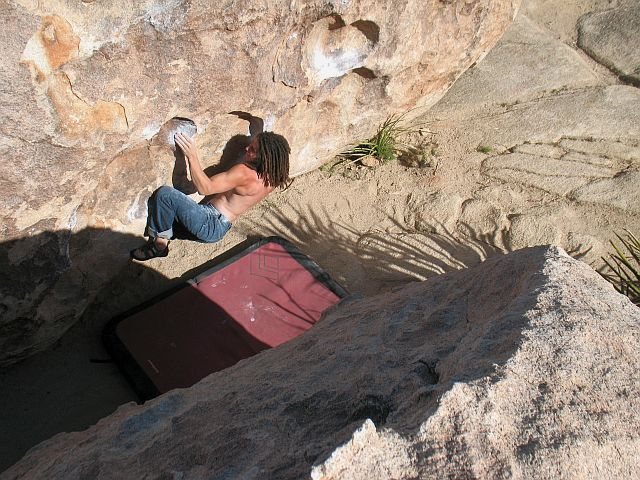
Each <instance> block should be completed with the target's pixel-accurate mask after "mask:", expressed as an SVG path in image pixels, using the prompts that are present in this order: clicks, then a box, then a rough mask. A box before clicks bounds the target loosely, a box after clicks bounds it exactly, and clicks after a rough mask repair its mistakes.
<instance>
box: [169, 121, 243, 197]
mask: <svg viewBox="0 0 640 480" xmlns="http://www.w3.org/2000/svg"><path fill="white" fill-rule="evenodd" d="M175 140H176V144H177V145H178V146H179V147H180V148H181V149H182V151H183V152H184V156H185V159H186V160H187V162H188V163H189V169H190V170H191V181H192V182H193V184H194V185H195V187H196V189H197V190H198V193H199V194H200V195H212V194H215V193H222V192H228V191H229V190H233V189H234V188H236V187H239V186H241V185H243V184H244V183H245V181H246V175H245V172H244V169H243V168H241V166H240V165H236V166H234V167H232V168H231V169H229V170H228V171H226V172H222V173H218V174H217V175H214V176H212V177H208V176H207V174H206V173H204V170H202V165H200V157H199V156H198V149H197V147H196V142H195V140H194V139H193V138H189V137H187V136H186V135H184V134H183V133H177V134H176V138H175Z"/></svg>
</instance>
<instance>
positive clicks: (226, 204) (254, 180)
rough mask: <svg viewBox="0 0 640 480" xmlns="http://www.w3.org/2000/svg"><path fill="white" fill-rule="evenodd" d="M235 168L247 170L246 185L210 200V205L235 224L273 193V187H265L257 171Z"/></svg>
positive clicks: (214, 196) (245, 167) (239, 166)
mask: <svg viewBox="0 0 640 480" xmlns="http://www.w3.org/2000/svg"><path fill="white" fill-rule="evenodd" d="M233 168H240V169H243V170H245V172H243V175H244V176H246V178H247V180H246V183H244V184H242V185H238V186H237V187H235V188H233V189H232V190H229V191H228V192H221V193H217V194H214V195H213V196H212V198H211V200H209V203H210V204H211V205H213V206H214V207H215V208H216V209H217V210H218V211H219V212H220V213H222V214H223V215H224V216H225V217H227V220H229V221H230V222H234V221H235V220H236V218H238V217H239V216H240V215H242V214H243V213H244V212H246V211H247V210H249V209H250V208H251V207H253V206H254V205H256V204H258V203H260V201H261V200H263V199H264V198H265V197H266V196H267V195H269V194H270V193H271V192H272V191H273V187H267V186H265V184H264V182H263V181H262V180H261V179H260V177H258V174H257V173H256V171H255V170H252V169H251V168H249V167H247V166H246V165H243V164H240V165H236V166H234V167H233Z"/></svg>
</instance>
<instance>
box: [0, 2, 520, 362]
mask: <svg viewBox="0 0 640 480" xmlns="http://www.w3.org/2000/svg"><path fill="white" fill-rule="evenodd" d="M519 3H520V1H519V0H472V1H466V2H442V1H438V0H429V1H426V2H425V1H422V0H410V1H408V2H402V4H398V3H397V2H391V1H385V2H380V1H372V0H354V1H349V2H345V1H338V0H331V1H316V0H300V1H290V0H286V1H285V0H272V1H269V2H257V1H249V2H244V3H237V2H209V1H191V2H183V1H165V0H145V1H139V2H134V3H133V4H132V3H131V2H128V1H125V0H117V1H111V2H93V1H83V2H71V1H68V0H55V1H50V2H33V1H30V0H29V1H28V0H14V1H10V0H0V9H1V10H2V16H1V18H0V25H1V26H2V31H3V34H4V36H5V39H6V41H5V43H4V45H5V47H6V48H4V50H3V55H2V57H1V58H0V67H1V68H0V72H1V73H0V108H1V109H2V112H3V115H4V117H3V118H4V122H3V124H2V126H1V127H0V152H1V153H2V156H3V158H4V159H6V160H7V161H6V162H3V164H2V166H1V167H0V173H1V174H0V185H2V191H3V201H2V204H0V215H1V216H2V219H3V222H2V223H3V226H2V229H0V242H3V243H2V245H1V247H0V267H2V270H3V271H4V272H10V273H11V274H12V276H9V277H7V276H6V275H5V276H4V280H3V282H2V298H0V312H1V313H2V319H1V321H0V332H1V333H3V335H2V336H0V338H1V340H0V352H1V353H0V365H2V364H8V363H11V362H15V361H18V360H20V359H22V358H25V357H26V356H28V355H30V354H31V353H33V352H35V351H38V350H42V349H43V348H45V347H47V346H48V345H50V344H51V343H52V342H53V341H55V340H56V339H57V338H59V337H60V336H61V335H62V333H63V332H64V331H65V330H66V329H68V328H69V327H70V326H71V325H72V324H73V323H74V322H75V321H76V320H77V318H78V316H79V315H80V313H81V312H82V311H83V310H84V308H85V306H86V305H87V303H88V302H90V301H91V299H92V298H93V296H94V294H95V292H96V290H98V289H99V288H100V287H102V286H103V285H104V284H105V281H106V280H108V279H109V278H111V277H112V276H113V272H114V271H116V270H117V269H119V268H120V267H121V266H122V265H123V263H124V262H125V261H126V255H124V256H120V255H114V254H112V253H111V252H112V250H113V248H110V243H112V242H111V239H110V238H105V237H109V236H110V235H111V232H117V233H134V232H135V233H136V234H139V233H140V232H141V231H142V229H143V226H144V225H143V224H144V218H145V215H146V200H147V199H148V197H149V195H150V194H151V193H152V192H153V190H154V189H155V188H156V187H158V186H159V185H161V184H164V183H170V182H172V181H173V182H174V184H177V185H179V184H181V182H180V178H178V177H180V175H179V173H180V171H181V170H180V166H181V165H182V164H181V162H182V160H181V159H178V161H177V163H176V158H174V154H173V152H172V150H171V145H167V142H166V139H167V138H168V139H171V138H172V136H171V135H169V136H167V135H166V126H167V125H168V124H169V122H172V119H173V118H174V117H186V118H187V119H190V120H192V121H194V122H195V123H196V124H197V126H198V136H199V143H200V146H201V149H202V153H203V158H205V159H207V162H208V163H213V162H215V161H217V160H218V158H219V157H220V156H221V155H222V153H223V149H224V147H225V146H227V147H228V146H229V145H228V144H231V143H233V142H230V140H232V139H233V138H235V139H236V140H238V138H237V136H238V135H244V134H245V133H246V131H247V124H246V122H245V120H242V119H241V118H246V115H245V114H242V113H240V114H239V117H238V116H237V115H236V116H233V115H229V113H230V112H245V113H247V112H248V113H251V114H253V115H255V116H256V117H260V118H261V119H263V121H264V127H265V128H267V129H275V130H277V131H279V132H281V133H283V134H285V136H286V137H287V138H288V139H289V141H290V143H291V146H292V161H293V164H292V173H293V174H300V173H302V172H305V171H309V170H311V169H313V168H315V167H317V166H319V165H320V164H322V163H323V162H325V161H326V160H327V159H329V158H331V156H332V155H334V154H335V153H337V152H338V151H340V150H341V149H342V148H343V147H344V146H345V145H346V144H348V143H350V142H353V141H356V140H361V139H363V138H367V137H368V136H370V135H372V133H373V132H374V131H375V129H376V127H377V126H378V124H380V123H381V122H382V121H383V120H384V119H385V118H386V117H387V116H388V115H389V114H391V113H398V112H403V111H406V110H408V109H411V108H414V107H425V108H426V107H429V106H430V105H433V104H434V103H435V102H436V101H437V100H438V99H439V98H440V97H441V96H442V95H443V94H444V93H445V92H446V90H447V89H448V88H449V87H450V86H451V84H452V83H453V82H454V80H455V79H456V78H457V77H458V76H459V75H460V74H461V73H462V72H463V71H464V70H466V69H467V68H468V67H469V66H470V65H471V64H473V63H474V62H475V61H477V60H478V59H480V58H482V57H483V56H484V55H485V54H486V53H487V52H488V50H489V49H490V48H491V47H492V46H493V45H494V44H495V43H496V41H497V40H498V39H499V37H500V36H501V35H502V33H503V32H504V30H505V29H506V27H507V26H508V24H509V23H510V22H511V19H512V18H513V15H514V13H515V10H516V9H517V7H518V5H519ZM163 127H165V128H163ZM235 143H236V144H237V143H238V142H237V141H236V142H235ZM234 145H235V144H234ZM229 151H230V149H229V148H227V149H226V153H227V154H230V153H229ZM236 153H237V152H236ZM183 170H184V169H182V171H183ZM84 229H91V230H90V231H91V232H92V233H91V237H92V240H94V241H90V242H84V243H83V250H82V251H81V252H80V251H79V250H78V249H77V248H75V247H76V246H77V242H73V241H72V240H71V237H72V236H73V235H74V234H76V233H78V232H81V231H83V230H84ZM100 231H102V232H100ZM27 237H28V238H27ZM25 238H27V239H26V240H25ZM101 242H102V244H100V243H101ZM105 247H107V248H105ZM125 251H126V250H125ZM15 272H18V273H19V274H20V275H22V276H25V278H28V279H29V280H25V281H22V280H20V281H15V280H16V278H17V277H16V276H15V275H18V273H15ZM14 274H15V275H14Z"/></svg>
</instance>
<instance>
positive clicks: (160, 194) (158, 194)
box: [153, 185, 176, 202]
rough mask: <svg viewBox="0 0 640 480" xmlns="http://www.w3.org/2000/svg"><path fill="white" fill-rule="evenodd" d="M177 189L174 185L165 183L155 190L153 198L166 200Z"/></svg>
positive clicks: (161, 200)
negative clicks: (170, 185)
mask: <svg viewBox="0 0 640 480" xmlns="http://www.w3.org/2000/svg"><path fill="white" fill-rule="evenodd" d="M175 191H176V190H175V189H174V188H173V187H169V186H167V185H163V186H162V187H160V188H158V189H157V190H156V191H155V192H153V198H154V200H155V201H156V202H166V201H167V200H170V199H171V198H172V197H173V196H174V193H175Z"/></svg>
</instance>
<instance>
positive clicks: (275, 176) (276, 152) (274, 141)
mask: <svg viewBox="0 0 640 480" xmlns="http://www.w3.org/2000/svg"><path fill="white" fill-rule="evenodd" d="M290 153H291V149H290V148H289V143H288V142H287V140H286V139H285V138H284V137H283V136H282V135H278V134H277V133H273V132H262V133H260V134H259V135H258V151H257V156H256V172H257V173H258V177H260V179H262V181H263V182H264V184H265V185H266V186H267V187H274V188H275V187H280V186H283V185H285V186H286V184H287V182H288V181H289V154H290Z"/></svg>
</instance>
